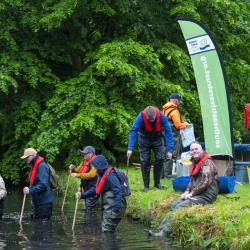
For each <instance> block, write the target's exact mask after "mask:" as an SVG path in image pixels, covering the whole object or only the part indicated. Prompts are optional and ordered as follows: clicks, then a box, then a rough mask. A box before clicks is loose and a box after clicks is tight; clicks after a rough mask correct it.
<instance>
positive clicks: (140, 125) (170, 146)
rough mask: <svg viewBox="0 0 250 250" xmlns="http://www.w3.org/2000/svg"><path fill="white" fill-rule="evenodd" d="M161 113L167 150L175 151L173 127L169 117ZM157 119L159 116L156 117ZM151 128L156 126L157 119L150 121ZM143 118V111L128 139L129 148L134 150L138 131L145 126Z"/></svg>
mask: <svg viewBox="0 0 250 250" xmlns="http://www.w3.org/2000/svg"><path fill="white" fill-rule="evenodd" d="M160 113H161V127H162V128H163V129H164V130H165V133H164V136H165V141H166V150H167V152H169V153H172V152H173V147H174V139H173V134H172V129H171V127H170V125H169V122H168V119H167V118H166V116H165V115H164V114H163V113H162V112H160ZM156 119H157V118H156ZM150 125H151V128H152V129H154V128H155V121H153V122H150ZM143 126H144V123H143V118H142V112H140V114H139V115H138V116H137V118H136V119H135V121H134V124H133V126H132V128H131V129H130V132H129V139H128V150H134V146H135V142H136V140H137V136H138V131H139V129H140V128H143Z"/></svg>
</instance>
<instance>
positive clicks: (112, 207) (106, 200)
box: [76, 155, 127, 232]
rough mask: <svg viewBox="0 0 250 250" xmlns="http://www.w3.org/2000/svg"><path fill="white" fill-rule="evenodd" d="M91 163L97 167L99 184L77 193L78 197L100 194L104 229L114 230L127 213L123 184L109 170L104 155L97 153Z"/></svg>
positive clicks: (107, 230) (85, 197)
mask: <svg viewBox="0 0 250 250" xmlns="http://www.w3.org/2000/svg"><path fill="white" fill-rule="evenodd" d="M90 165H93V166H94V167H95V168H96V169H97V176H98V181H97V184H96V186H95V187H92V188H91V189H89V190H88V191H87V192H84V193H80V192H78V193H76V198H77V199H80V198H81V199H87V198H89V197H93V196H99V195H100V199H101V209H102V231H103V232H114V231H115V228H116V227H117V225H118V223H119V222H120V221H121V219H122V218H123V216H124V214H125V210H126V205H127V203H126V199H125V198H124V197H123V191H122V185H121V183H120V181H119V177H118V175H117V174H116V173H115V171H109V170H110V166H109V164H108V162H107V160H106V158H105V157H104V156H102V155H97V156H96V157H95V158H94V159H93V160H92V161H91V162H90Z"/></svg>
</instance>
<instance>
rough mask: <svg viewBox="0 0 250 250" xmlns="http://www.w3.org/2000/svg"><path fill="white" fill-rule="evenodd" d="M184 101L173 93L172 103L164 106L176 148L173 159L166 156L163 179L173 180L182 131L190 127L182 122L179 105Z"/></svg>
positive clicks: (171, 96)
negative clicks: (174, 164) (174, 163)
mask: <svg viewBox="0 0 250 250" xmlns="http://www.w3.org/2000/svg"><path fill="white" fill-rule="evenodd" d="M182 100H183V99H181V96H180V95H179V94H178V93H172V94H171V95H170V101H169V102H167V103H166V104H165V105H164V106H163V114H164V115H165V116H166V117H167V119H168V122H169V124H170V126H171V129H172V132H173V137H174V148H173V155H172V158H171V159H169V158H168V157H167V156H165V159H164V162H163V167H162V172H161V178H163V179H168V180H171V179H173V176H172V170H173V161H174V160H176V157H177V154H178V150H179V143H180V129H184V128H186V127H187V126H188V124H189V123H188V122H183V121H182V120H181V114H180V112H179V110H178V105H179V104H180V102H181V101H182Z"/></svg>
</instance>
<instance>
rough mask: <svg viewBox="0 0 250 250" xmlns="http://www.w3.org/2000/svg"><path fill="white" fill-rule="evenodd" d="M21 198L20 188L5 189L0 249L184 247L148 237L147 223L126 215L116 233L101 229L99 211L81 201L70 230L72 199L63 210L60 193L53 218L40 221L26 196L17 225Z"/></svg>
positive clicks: (73, 207) (90, 249)
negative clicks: (88, 208)
mask: <svg viewBox="0 0 250 250" xmlns="http://www.w3.org/2000/svg"><path fill="white" fill-rule="evenodd" d="M22 199H23V194H22V193H21V190H13V191H11V192H8V196H7V197H6V199H5V207H4V216H3V222H2V223H0V249H46V250H48V249H61V250H63V249H89V250H95V249H105V250H119V249H129V250H132V249H170V250H179V249H183V248H177V247H174V246H171V243H169V240H168V239H167V238H152V237H148V235H147V233H146V232H144V230H143V229H144V228H146V229H149V226H148V225H142V224H139V223H137V222H134V221H131V220H129V219H127V218H124V219H123V220H122V222H121V223H120V224H119V226H118V227H117V232H116V233H115V234H109V233H102V232H101V214H100V211H96V212H95V213H93V212H92V213H86V212H85V210H84V206H83V202H82V201H80V202H79V206H78V212H77V219H76V224H75V228H74V231H72V230H71V228H72V222H73V217H74V209H75V200H74V199H70V198H67V200H66V204H65V207H64V214H62V212H61V206H62V197H55V202H54V206H53V216H52V220H51V221H50V222H45V223H41V222H36V221H33V220H30V199H29V197H27V199H26V205H25V210H24V215H23V219H22V225H21V226H20V224H19V218H20V211H21V207H22Z"/></svg>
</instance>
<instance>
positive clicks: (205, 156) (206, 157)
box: [190, 153, 211, 176]
mask: <svg viewBox="0 0 250 250" xmlns="http://www.w3.org/2000/svg"><path fill="white" fill-rule="evenodd" d="M209 158H211V156H210V155H209V154H207V153H205V154H204V155H203V156H202V157H201V159H200V161H199V162H198V164H197V165H196V167H195V164H194V163H193V164H192V167H191V170H190V176H194V175H195V174H197V173H198V172H199V170H200V168H201V165H202V163H203V162H204V161H205V160H206V159H209Z"/></svg>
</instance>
